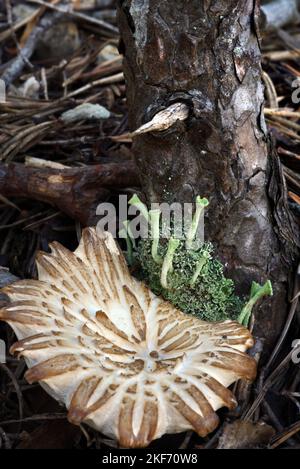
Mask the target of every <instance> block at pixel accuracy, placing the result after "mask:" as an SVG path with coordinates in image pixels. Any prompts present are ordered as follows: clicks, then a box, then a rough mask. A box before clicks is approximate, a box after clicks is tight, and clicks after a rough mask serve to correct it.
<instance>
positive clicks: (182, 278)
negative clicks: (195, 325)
mask: <svg viewBox="0 0 300 469" xmlns="http://www.w3.org/2000/svg"><path fill="white" fill-rule="evenodd" d="M151 249H152V241H151V240H150V239H146V240H141V241H140V243H139V246H138V251H137V258H138V260H139V262H140V264H141V268H142V276H143V279H144V280H145V281H146V283H147V284H148V285H149V287H150V288H151V290H152V291H153V292H154V293H156V294H157V295H162V296H163V297H164V298H165V299H166V300H168V301H170V302H171V303H172V304H174V305H175V306H177V307H178V308H179V309H181V310H182V311H184V312H186V313H189V314H193V315H195V316H197V317H199V318H200V319H204V320H209V321H221V320H225V319H237V317H238V315H239V313H240V311H241V308H242V301H241V300H240V299H239V298H238V297H237V296H236V295H235V293H234V283H233V281H232V280H231V279H228V278H226V277H225V276H224V272H223V266H222V263H221V262H220V261H219V260H217V259H215V258H213V246H212V244H211V243H203V245H202V246H201V247H200V249H199V250H198V251H192V250H188V249H186V243H185V241H180V243H179V246H178V247H177V249H176V251H175V253H174V255H173V258H172V269H171V270H169V272H168V276H167V279H168V288H163V286H162V284H161V265H160V264H158V263H156V262H155V260H154V259H153V257H152V254H151ZM167 251H168V242H167V240H160V243H159V247H158V254H159V256H160V257H161V258H165V256H166V254H167ZM199 267H200V268H199ZM195 272H197V273H198V275H197V276H196V278H195ZM193 279H194V281H192V280H193Z"/></svg>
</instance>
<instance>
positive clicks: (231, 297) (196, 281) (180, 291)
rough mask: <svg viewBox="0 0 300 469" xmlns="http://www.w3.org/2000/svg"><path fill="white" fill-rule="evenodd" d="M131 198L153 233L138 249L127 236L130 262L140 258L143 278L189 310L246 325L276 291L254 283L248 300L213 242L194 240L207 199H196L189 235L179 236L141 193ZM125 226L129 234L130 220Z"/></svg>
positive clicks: (211, 319)
mask: <svg viewBox="0 0 300 469" xmlns="http://www.w3.org/2000/svg"><path fill="white" fill-rule="evenodd" d="M129 203H130V204H131V205H135V206H137V207H138V208H139V209H140V211H141V213H142V214H143V216H144V217H145V219H146V220H147V221H148V223H149V225H150V233H151V238H150V239H141V240H140V242H139V244H138V246H137V247H135V246H133V247H134V248H136V249H135V252H133V251H132V247H131V241H130V239H128V242H129V245H128V247H127V254H130V259H131V261H132V260H133V259H135V260H137V261H138V262H139V264H140V267H141V275H140V278H141V280H144V281H146V283H147V284H148V286H149V287H150V288H151V290H152V291H153V292H154V293H156V294H157V295H161V296H162V297H163V298H165V299H166V300H168V301H170V302H171V303H172V304H173V305H174V306H177V307H178V308H179V309H180V310H181V311H184V312H185V313H188V314H193V315H194V316H197V317H199V318H200V319H203V320H207V321H224V320H226V319H233V320H238V321H239V322H240V323H241V324H244V325H245V326H247V325H248V323H249V320H250V317H251V312H252V308H253V306H254V305H255V304H256V302H257V301H259V300H260V299H261V298H262V297H264V296H267V295H272V285H271V282H270V281H267V282H266V283H265V285H263V286H260V285H258V284H257V283H255V282H253V284H252V288H251V292H250V299H249V301H248V302H247V303H246V304H244V302H243V301H242V300H241V299H240V298H239V297H238V296H237V295H236V293H235V286H234V282H233V281H232V280H231V279H228V278H226V277H225V275H224V268H223V265H222V263H221V262H220V261H219V260H218V259H217V258H216V257H215V256H214V248H213V245H212V244H211V243H209V242H205V243H202V244H200V246H198V245H197V243H194V241H195V239H196V231H197V227H198V224H199V221H200V216H201V214H202V212H203V210H204V209H205V207H207V205H208V200H207V199H205V198H201V197H199V196H198V197H197V198H196V210H195V213H194V215H193V220H192V223H191V226H190V228H189V230H188V232H187V234H186V239H184V240H179V239H177V238H176V236H175V235H174V232H175V230H174V229H173V228H174V227H173V228H172V227H171V228H168V230H166V228H165V229H163V228H162V227H161V226H160V225H161V223H160V215H161V214H160V209H155V210H150V211H149V212H148V209H147V207H146V206H145V205H144V204H143V203H142V202H141V201H140V199H139V198H138V197H137V196H136V195H135V196H134V197H133V198H132V199H131V200H130V202H129ZM125 227H126V228H127V231H128V238H129V237H130V231H129V230H128V225H126V224H125ZM166 231H167V233H166ZM163 233H164V234H163ZM166 236H169V239H166Z"/></svg>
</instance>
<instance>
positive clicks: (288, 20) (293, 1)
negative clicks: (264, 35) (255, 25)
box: [261, 0, 300, 31]
mask: <svg viewBox="0 0 300 469" xmlns="http://www.w3.org/2000/svg"><path fill="white" fill-rule="evenodd" d="M299 5H300V2H299V0H274V1H273V2H270V3H267V4H266V5H262V6H261V11H262V16H263V20H262V24H263V29H264V30H265V31H272V30H275V29H278V28H282V27H283V26H286V25H288V24H297V23H299V22H300V14H299Z"/></svg>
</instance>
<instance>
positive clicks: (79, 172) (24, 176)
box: [0, 160, 139, 225]
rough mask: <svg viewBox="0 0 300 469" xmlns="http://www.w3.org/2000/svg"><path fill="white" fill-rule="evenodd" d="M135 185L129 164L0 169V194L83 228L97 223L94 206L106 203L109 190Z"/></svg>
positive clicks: (18, 166) (131, 164)
mask: <svg viewBox="0 0 300 469" xmlns="http://www.w3.org/2000/svg"><path fill="white" fill-rule="evenodd" d="M136 185H139V182H138V176H137V172H136V168H135V164H134V163H133V162H132V161H130V160H129V161H125V162H122V163H107V164H99V165H94V166H85V167H80V168H63V169H56V168H36V167H31V166H25V165H23V164H20V163H13V164H9V165H4V164H1V165H0V194H2V195H4V196H6V197H25V198H31V199H35V200H39V201H42V202H46V203H48V204H50V205H53V206H55V207H57V208H58V209H59V210H61V211H62V212H64V213H66V214H67V215H69V216H70V217H71V218H74V219H75V220H78V221H80V222H81V223H82V224H83V225H92V224H94V223H95V222H96V221H97V217H96V208H97V205H98V204H99V203H100V202H101V201H103V200H106V199H107V196H108V195H109V193H110V189H112V188H113V189H118V188H125V187H129V186H136Z"/></svg>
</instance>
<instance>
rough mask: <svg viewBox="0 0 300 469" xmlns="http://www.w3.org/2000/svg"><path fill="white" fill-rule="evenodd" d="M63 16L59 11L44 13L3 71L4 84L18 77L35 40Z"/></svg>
mask: <svg viewBox="0 0 300 469" xmlns="http://www.w3.org/2000/svg"><path fill="white" fill-rule="evenodd" d="M62 16H63V14H62V13H60V12H55V13H46V14H45V15H44V16H43V18H42V19H41V21H40V23H39V25H38V26H36V27H35V28H34V30H33V31H32V32H31V34H30V35H29V37H28V39H27V41H26V43H25V45H24V47H23V48H22V49H21V51H20V53H19V54H18V56H17V57H16V58H15V59H14V60H13V62H12V63H11V64H10V65H9V67H8V68H7V69H6V70H5V71H4V73H3V74H2V76H1V79H2V80H4V82H5V84H6V86H9V85H10V84H11V83H12V82H13V81H14V80H15V79H16V78H18V77H19V76H20V75H21V73H22V71H23V68H24V66H25V65H26V63H28V61H29V60H30V58H31V56H32V55H33V53H34V50H35V48H36V45H37V42H38V40H39V39H40V37H41V36H42V35H43V34H44V33H45V32H46V31H47V29H49V28H50V27H51V26H53V25H54V24H55V23H56V22H57V21H58V20H59V19H60V18H61V17H62Z"/></svg>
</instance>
